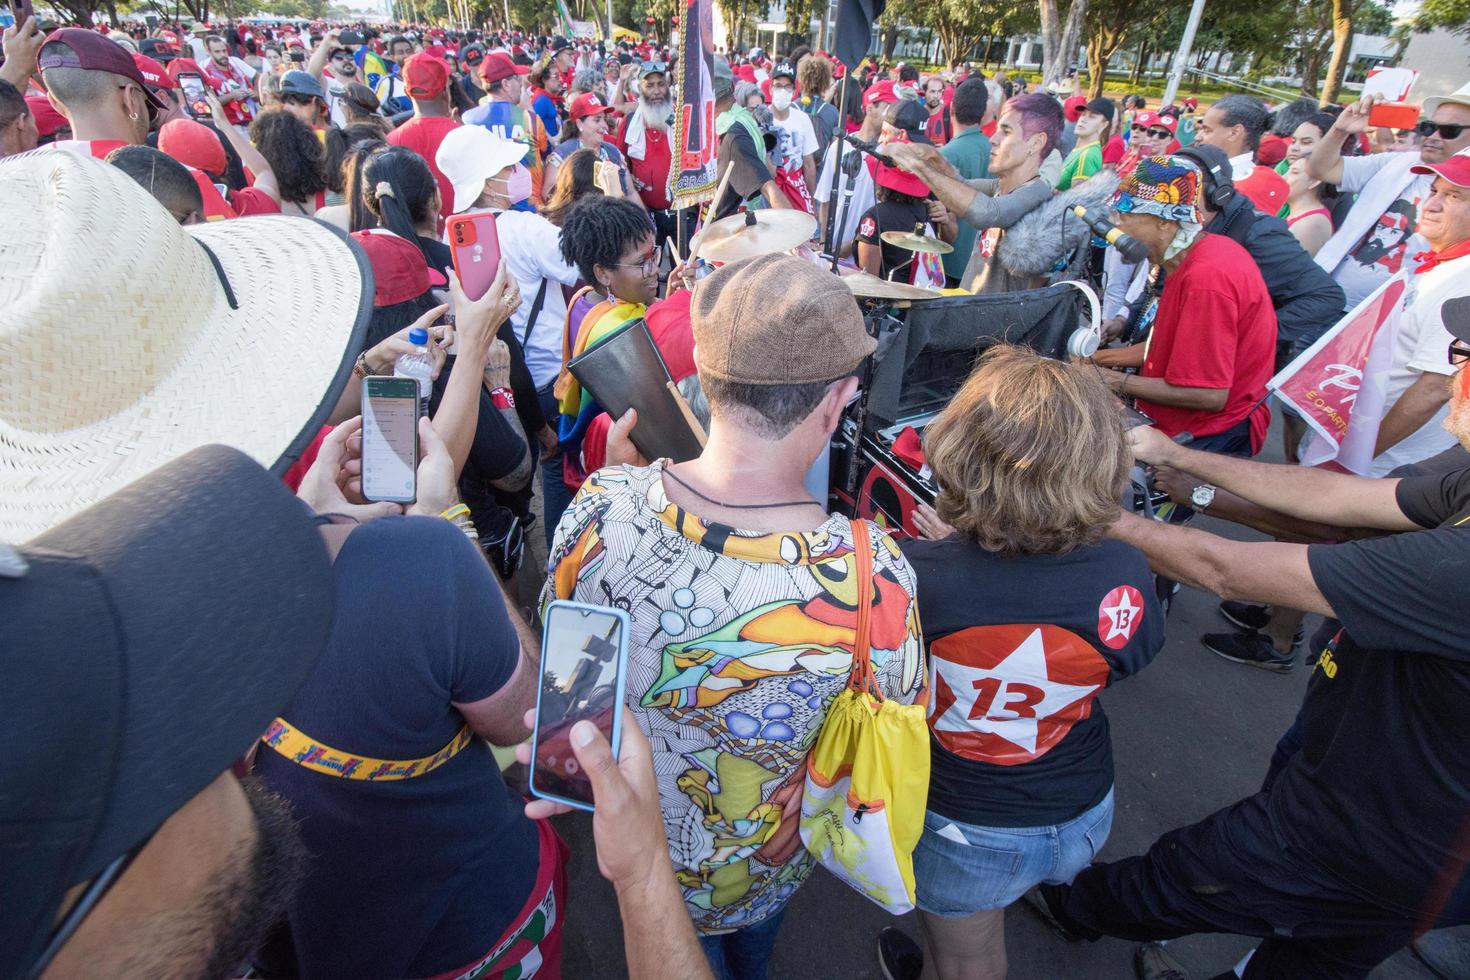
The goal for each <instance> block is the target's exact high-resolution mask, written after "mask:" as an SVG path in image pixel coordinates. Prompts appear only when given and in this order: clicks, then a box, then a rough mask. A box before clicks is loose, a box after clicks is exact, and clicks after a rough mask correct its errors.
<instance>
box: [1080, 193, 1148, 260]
mask: <svg viewBox="0 0 1470 980" xmlns="http://www.w3.org/2000/svg"><path fill="white" fill-rule="evenodd" d="M1072 213H1073V214H1075V215H1076V216H1077V217H1079V218H1081V219H1082V220H1083V222H1085V223H1086V225H1087V227H1089V228H1091V229H1092V233H1093V234H1094V235H1096V236H1097V237H1098V238H1101V239H1102V240H1103V241H1105V242H1107V243H1108V244H1109V245H1111V246H1113V248H1116V249H1117V250H1118V254H1119V255H1121V256H1123V260H1124V261H1125V262H1141V261H1143V260H1144V259H1146V258H1148V246H1147V245H1145V244H1143V242H1141V241H1139V240H1138V239H1136V238H1134V237H1133V236H1132V235H1126V234H1124V233H1123V229H1121V228H1119V227H1118V226H1117V225H1115V224H1113V223H1112V222H1111V221H1109V220H1108V219H1107V218H1104V217H1103V216H1102V215H1101V214H1099V213H1098V212H1096V211H1094V210H1092V209H1091V208H1086V207H1083V206H1082V205H1080V204H1078V205H1076V206H1075V207H1073V208H1072Z"/></svg>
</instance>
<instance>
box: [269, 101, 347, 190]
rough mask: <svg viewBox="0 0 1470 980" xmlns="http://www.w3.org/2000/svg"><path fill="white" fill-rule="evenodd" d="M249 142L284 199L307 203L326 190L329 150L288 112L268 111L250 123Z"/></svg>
mask: <svg viewBox="0 0 1470 980" xmlns="http://www.w3.org/2000/svg"><path fill="white" fill-rule="evenodd" d="M250 142H252V143H254V144H255V147H256V149H258V150H260V155H261V156H263V157H265V159H266V162H267V163H269V164H270V165H271V171H272V172H274V173H275V175H276V184H277V185H278V186H279V187H280V188H281V199H282V200H284V201H293V202H295V203H297V204H304V203H305V202H307V201H310V200H311V199H312V198H313V197H314V196H315V195H316V194H318V193H319V192H321V191H325V190H327V188H328V187H329V186H330V185H329V184H328V182H327V151H326V147H324V146H323V145H322V141H321V140H319V139H317V138H316V133H314V132H312V130H311V127H310V126H308V125H306V123H304V122H302V121H301V120H300V119H297V118H296V117H295V116H293V115H291V113H289V112H287V111H286V110H285V109H267V110H265V111H264V112H262V113H261V114H260V115H258V116H256V117H255V122H253V123H251V124H250Z"/></svg>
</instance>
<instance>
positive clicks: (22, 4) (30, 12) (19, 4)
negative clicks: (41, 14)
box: [10, 0, 41, 31]
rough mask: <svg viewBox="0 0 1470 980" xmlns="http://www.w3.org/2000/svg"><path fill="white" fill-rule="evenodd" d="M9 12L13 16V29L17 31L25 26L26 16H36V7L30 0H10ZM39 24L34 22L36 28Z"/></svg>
mask: <svg viewBox="0 0 1470 980" xmlns="http://www.w3.org/2000/svg"><path fill="white" fill-rule="evenodd" d="M10 13H11V14H12V15H13V16H14V17H15V29H16V30H17V31H18V30H20V29H21V28H22V27H24V26H25V22H26V19H27V18H29V17H34V16H36V9H35V7H34V6H33V5H32V3H31V0H10ZM40 26H41V25H40V24H39V23H37V24H36V27H37V28H39V27H40Z"/></svg>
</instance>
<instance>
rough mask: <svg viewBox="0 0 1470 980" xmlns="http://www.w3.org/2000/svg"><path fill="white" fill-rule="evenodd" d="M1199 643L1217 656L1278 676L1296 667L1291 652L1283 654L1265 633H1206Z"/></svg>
mask: <svg viewBox="0 0 1470 980" xmlns="http://www.w3.org/2000/svg"><path fill="white" fill-rule="evenodd" d="M1199 641H1200V643H1202V644H1204V647H1205V649H1206V650H1208V651H1210V652H1211V653H1213V654H1214V655H1215V656H1217V657H1224V658H1225V659H1226V660H1233V661H1234V662H1236V663H1238V664H1249V665H1250V666H1252V667H1259V668H1261V669H1262V670H1274V671H1275V672H1276V673H1278V674H1287V673H1290V672H1291V669H1292V668H1293V667H1294V666H1296V658H1295V657H1293V656H1292V654H1291V651H1290V650H1288V651H1287V652H1286V653H1281V652H1280V651H1278V650H1277V649H1276V648H1275V647H1274V646H1272V645H1271V640H1270V639H1269V638H1268V637H1267V636H1266V635H1265V634H1264V633H1206V634H1205V635H1204V636H1202V637H1200V639H1199Z"/></svg>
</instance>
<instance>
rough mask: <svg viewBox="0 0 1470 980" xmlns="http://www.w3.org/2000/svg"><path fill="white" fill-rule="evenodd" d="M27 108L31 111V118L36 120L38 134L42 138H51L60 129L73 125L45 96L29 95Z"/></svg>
mask: <svg viewBox="0 0 1470 980" xmlns="http://www.w3.org/2000/svg"><path fill="white" fill-rule="evenodd" d="M26 108H28V109H30V110H31V118H33V119H35V120H36V132H37V133H39V134H40V135H42V136H50V135H51V134H52V133H54V132H56V131H57V130H58V129H61V128H62V127H64V126H70V125H71V123H69V122H67V119H66V117H65V116H63V115H62V114H61V113H59V112H57V111H56V107H55V106H54V105H52V104H51V100H50V99H48V98H46V96H44V95H27V96H26Z"/></svg>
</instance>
